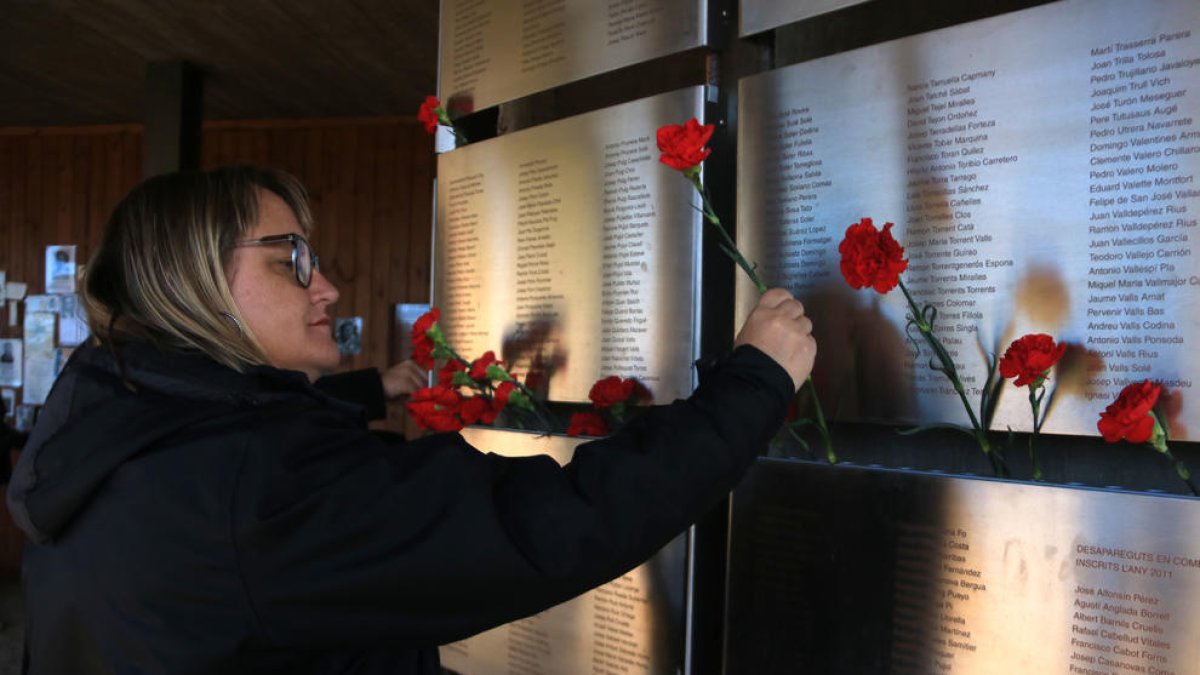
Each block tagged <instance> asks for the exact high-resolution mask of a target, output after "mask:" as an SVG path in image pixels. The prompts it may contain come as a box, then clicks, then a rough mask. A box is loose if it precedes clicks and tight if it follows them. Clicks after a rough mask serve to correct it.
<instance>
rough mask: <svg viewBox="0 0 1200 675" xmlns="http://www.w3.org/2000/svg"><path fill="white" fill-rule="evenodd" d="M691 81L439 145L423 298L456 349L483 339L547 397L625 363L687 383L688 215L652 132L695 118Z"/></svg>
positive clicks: (466, 352) (690, 317) (661, 385)
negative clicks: (428, 297)
mask: <svg viewBox="0 0 1200 675" xmlns="http://www.w3.org/2000/svg"><path fill="white" fill-rule="evenodd" d="M701 95H702V89H701V88H700V87H693V88H689V89H684V90H680V91H676V92H672V93H668V94H662V95H659V96H655V97H652V98H648V99H643V100H640V101H635V102H633V103H627V104H624V105H621V106H617V107H614V108H609V109H605V110H600V111H597V112H594V113H589V114H586V115H580V116H578V117H572V118H569V119H565V120H561V121H558V122H554V123H551V124H546V125H543V126H539V127H535V128H532V129H527V130H524V131H520V132H517V133H513V134H509V135H506V136H501V137H498V138H495V139H492V140H489V141H484V142H482V143H475V144H472V145H468V146H465V147H463V148H459V149H457V150H454V151H452V152H448V153H444V154H442V155H439V156H438V195H437V227H436V232H435V246H434V251H435V266H434V298H435V304H436V305H438V306H439V307H440V308H441V311H442V328H443V330H444V331H445V333H446V336H447V338H448V339H449V340H450V344H452V345H453V346H454V347H455V349H457V350H458V351H459V353H460V354H462V355H463V356H464V357H465V358H475V357H476V356H478V355H480V354H482V353H483V352H484V351H486V350H489V349H490V350H494V351H495V352H496V353H497V354H498V355H499V356H500V358H502V359H504V360H505V361H506V362H507V363H509V364H511V365H512V366H513V368H514V370H515V371H517V372H519V373H529V374H530V376H531V378H532V380H531V381H530V386H531V387H532V388H534V389H535V390H538V391H540V392H543V393H545V394H546V395H547V397H548V398H549V399H551V400H555V401H586V400H587V395H588V391H589V389H590V388H591V385H592V384H593V383H594V382H595V381H596V380H597V379H599V378H601V377H604V376H608V375H614V374H619V375H622V376H624V377H638V378H639V379H641V380H642V381H643V382H645V383H646V385H647V386H649V388H650V390H651V391H652V392H653V394H654V397H655V400H656V401H659V402H669V401H671V400H673V399H675V398H679V397H683V396H686V395H687V394H689V393H690V392H691V390H692V368H691V364H692V362H693V361H694V359H695V358H696V357H695V351H696V349H697V346H696V342H697V340H696V335H697V331H696V327H695V326H696V323H697V314H698V308H697V307H696V302H695V295H696V290H695V289H696V288H697V287H698V285H697V275H698V266H697V264H696V258H697V255H698V253H697V250H698V241H699V225H700V216H699V213H698V211H697V210H696V209H695V205H696V197H695V196H694V195H693V194H692V191H691V190H692V189H691V186H690V185H689V183H688V182H687V181H686V180H684V179H682V178H680V176H679V175H678V172H675V171H672V170H670V169H667V168H666V167H664V166H663V165H661V164H659V162H658V151H657V149H656V146H655V131H656V129H657V128H658V127H659V126H661V125H663V124H677V123H681V122H682V121H684V120H686V119H688V118H690V117H702V115H703V113H702V106H703V102H702V99H701Z"/></svg>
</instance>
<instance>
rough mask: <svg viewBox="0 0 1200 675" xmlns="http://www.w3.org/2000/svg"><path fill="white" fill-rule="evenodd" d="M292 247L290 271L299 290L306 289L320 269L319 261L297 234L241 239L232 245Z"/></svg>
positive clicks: (302, 238) (305, 240)
mask: <svg viewBox="0 0 1200 675" xmlns="http://www.w3.org/2000/svg"><path fill="white" fill-rule="evenodd" d="M284 243H287V244H291V245H292V270H294V271H295V272H296V283H298V284H300V287H301V288H308V285H309V284H311V283H312V275H313V272H315V271H318V270H320V269H321V259H320V258H319V257H317V254H316V253H313V250H312V244H309V243H308V240H307V239H305V238H304V237H302V236H300V235H298V234H273V235H271V236H269V237H263V238H262V239H243V240H242V241H239V242H237V243H235V244H234V247H235V248H236V247H238V246H270V245H272V244H284Z"/></svg>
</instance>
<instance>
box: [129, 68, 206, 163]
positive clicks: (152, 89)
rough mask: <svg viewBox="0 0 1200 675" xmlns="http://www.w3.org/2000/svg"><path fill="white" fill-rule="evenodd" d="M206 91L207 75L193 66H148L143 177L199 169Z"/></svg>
mask: <svg viewBox="0 0 1200 675" xmlns="http://www.w3.org/2000/svg"><path fill="white" fill-rule="evenodd" d="M203 91H204V79H203V74H202V73H201V72H200V69H199V68H197V67H195V66H193V65H191V64H189V63H186V62H184V61H157V62H154V63H150V64H147V66H146V108H145V136H144V139H143V140H144V144H143V148H144V150H143V159H142V176H143V177H145V178H149V177H151V176H157V175H159V174H163V173H170V172H172V171H181V170H184V169H196V168H199V166H200V118H201V102H202V98H203Z"/></svg>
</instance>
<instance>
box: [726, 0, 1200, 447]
mask: <svg viewBox="0 0 1200 675" xmlns="http://www.w3.org/2000/svg"><path fill="white" fill-rule="evenodd" d="M739 102H740V106H741V108H740V115H741V117H740V121H739V125H738V127H739V139H740V141H739V156H738V167H739V171H738V197H739V198H738V207H739V210H738V231H739V233H740V235H741V240H740V244H741V245H742V246H744V248H745V250H746V251H747V255H748V257H750V258H752V259H755V260H757V261H758V262H759V263H760V265H761V266H762V269H763V271H764V275H765V277H766V279H767V280H768V283H769V284H778V285H784V286H788V287H790V288H791V289H792V290H793V291H794V292H795V293H796V294H797V295H798V296H800V297H801V298H802V299H803V300H805V301H807V302H808V304H809V305H810V307H811V309H812V313H813V315H814V317H815V320H816V322H817V336H818V340H819V341H820V344H821V355H820V357H819V358H820V362H819V364H818V373H817V379H818V380H819V381H821V382H823V383H824V384H825V385H826V396H827V398H828V399H829V401H830V402H831V403H830V405H833V403H832V402H835V401H836V402H839V405H841V407H842V410H843V413H842V417H843V419H845V418H849V417H856V416H857V418H859V419H884V420H906V421H918V420H919V421H945V420H949V421H958V422H965V421H966V416H965V414H964V412H963V410H962V406H961V404H960V403H959V401H958V400H957V398H956V396H955V394H954V393H953V390H951V389H950V387H949V386H948V384H947V381H946V380H945V378H944V377H943V376H942V375H940V374H938V373H934V372H932V371H931V370H930V369H929V368H928V367H927V366H926V359H928V352H927V351H926V352H923V356H922V358H921V359H920V360H919V361H916V362H915V363H914V360H913V358H912V349H911V347H910V346H909V345H908V343H907V340H906V339H905V335H904V328H905V318H904V316H905V312H906V305H905V302H904V298H903V296H902V295H901V294H900V292H899V291H898V290H896V291H893V292H892V293H891V294H889V295H888V296H886V297H881V296H879V295H878V294H877V293H875V292H874V291H871V290H864V291H858V292H854V291H851V290H850V288H849V287H848V286H847V285H846V284H845V282H844V280H843V279H842V277H841V274H840V271H839V267H838V265H839V255H838V252H837V246H838V243H839V242H840V241H841V239H842V237H843V235H844V232H845V229H846V227H847V226H848V225H850V224H851V223H854V222H856V221H857V220H858V219H859V218H860V217H863V216H868V217H872V218H874V219H875V221H876V224H877V225H879V226H882V224H883V222H884V221H893V222H895V223H896V224H897V225H896V228H895V230H894V233H895V235H896V236H897V238H898V239H899V240H900V242H901V244H903V245H904V246H905V247H906V249H907V252H908V255H909V257H910V261H911V262H910V266H909V269H908V271H907V272H906V273H905V275H904V279H905V281H906V283H907V285H908V287H909V288H910V290H912V292H913V295H914V296H915V298H916V299H917V301H918V302H922V303H934V304H935V305H936V306H937V307H938V308H939V310H940V312H939V315H938V324H939V327H938V334H939V335H940V336H941V337H942V339H943V342H945V343H946V346H947V347H948V349H949V351H950V352H951V354H952V355H953V356H954V357H955V360H956V362H957V363H958V365H959V367H960V369H961V370H962V371H963V379H964V380H965V384H966V386H967V388H968V389H970V390H972V391H971V394H972V398H973V399H974V395H975V394H978V393H979V388H980V387H981V386H982V383H983V381H984V375H985V367H984V358H983V352H985V351H986V352H993V353H994V352H1003V350H1004V349H1005V348H1006V347H1007V345H1008V344H1009V343H1010V342H1011V340H1013V339H1014V338H1016V337H1019V336H1020V335H1023V334H1025V333H1031V332H1043V333H1049V334H1051V335H1053V336H1055V337H1056V338H1057V339H1058V340H1060V341H1066V342H1069V343H1071V344H1073V345H1076V346H1077V347H1079V348H1080V349H1079V353H1080V354H1082V353H1083V352H1084V350H1086V355H1084V356H1083V357H1082V358H1077V359H1073V360H1072V363H1074V364H1075V365H1076V368H1074V369H1071V368H1060V369H1059V371H1058V372H1057V374H1056V375H1055V376H1054V378H1052V380H1051V386H1058V387H1059V391H1058V400H1057V403H1056V405H1055V408H1054V409H1053V410H1052V411H1051V413H1050V416H1049V418H1048V422H1047V424H1046V427H1045V430H1046V431H1049V432H1057V433H1070V434H1095V433H1096V427H1095V423H1096V419H1097V415H1098V413H1099V412H1100V411H1101V410H1103V409H1104V407H1105V405H1107V403H1108V402H1109V401H1111V400H1112V399H1114V398H1115V397H1116V394H1117V393H1118V392H1119V391H1120V389H1121V388H1122V386H1123V385H1125V384H1127V383H1129V382H1132V381H1141V380H1142V379H1145V378H1152V379H1157V380H1160V381H1162V382H1164V383H1165V384H1166V385H1167V387H1168V389H1169V390H1171V391H1172V392H1173V394H1172V396H1173V397H1174V398H1173V400H1172V404H1173V405H1174V408H1173V412H1174V413H1175V415H1174V417H1173V419H1172V426H1173V429H1172V431H1173V436H1174V437H1176V438H1186V439H1192V440H1194V439H1196V438H1197V435H1196V434H1197V433H1200V431H1198V430H1197V429H1195V428H1190V429H1189V428H1188V427H1187V426H1185V425H1184V424H1183V421H1185V420H1188V419H1197V418H1198V417H1200V397H1197V396H1195V395H1194V393H1193V392H1194V389H1193V385H1194V383H1195V381H1196V380H1197V378H1198V377H1200V358H1198V357H1197V354H1200V349H1198V348H1200V343H1198V342H1197V341H1198V340H1200V333H1197V328H1198V327H1200V311H1198V307H1197V299H1198V297H1200V296H1198V295H1197V292H1198V289H1200V262H1198V260H1200V259H1198V257H1197V255H1196V244H1197V243H1198V242H1200V239H1197V237H1198V236H1200V229H1197V227H1196V225H1197V222H1198V220H1197V219H1198V217H1200V215H1198V214H1200V184H1198V181H1197V176H1198V175H1200V4H1197V3H1196V2H1195V1H1194V0H1160V1H1156V2H1150V3H1128V2H1123V1H1122V0H1067V1H1064V2H1059V3H1055V4H1052V5H1046V6H1042V7H1038V8H1035V9H1029V10H1025V11H1022V12H1016V13H1013V14H1008V15H1004V16H1000V17H996V18H992V19H987V20H984V21H979V22H975V23H971V24H966V25H962V26H957V27H954V28H949V29H945V30H940V31H936V32H933V33H928V34H925V35H920V36H916V37H912V38H906V39H903V40H897V41H894V42H889V43H885V44H881V45H878V46H874V47H869V48H866V49H860V50H856V51H853V52H848V53H845V54H841V55H837V56H832V57H829V58H825V59H820V60H817V61H812V62H808V63H803V64H798V65H796V66H792V67H789V68H785V69H780V70H777V71H773V72H768V73H765V74H762V75H759V76H755V77H751V78H748V79H745V80H743V81H742V82H741V85H740V94H739ZM739 283H741V284H742V285H741V286H740V288H739V297H738V315H739V316H745V314H746V313H747V312H748V309H749V307H750V303H751V302H752V300H753V290H752V289H751V288H750V287H749V285H748V284H744V283H742V280H740V279H739ZM868 374H869V375H868ZM856 381H857V382H859V384H858V385H857V386H856V385H855V382H856ZM1030 418H1031V415H1030V411H1029V403H1028V400H1027V398H1026V395H1025V391H1024V390H1020V391H1014V390H1013V388H1012V387H1011V386H1008V388H1007V392H1006V393H1005V394H1004V396H1003V398H1002V400H1001V402H1000V409H999V411H998V414H997V417H996V423H995V428H999V429H1003V428H1005V427H1006V426H1007V427H1011V428H1013V429H1018V430H1028V429H1030V428H1031V426H1032V422H1031V419H1030Z"/></svg>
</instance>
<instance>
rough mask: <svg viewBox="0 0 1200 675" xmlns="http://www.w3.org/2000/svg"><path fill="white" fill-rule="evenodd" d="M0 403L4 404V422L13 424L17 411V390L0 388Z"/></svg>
mask: <svg viewBox="0 0 1200 675" xmlns="http://www.w3.org/2000/svg"><path fill="white" fill-rule="evenodd" d="M0 403H2V404H3V405H4V423H5V424H7V425H10V426H11V425H12V423H13V416H14V415H16V413H17V390H16V389H0Z"/></svg>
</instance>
